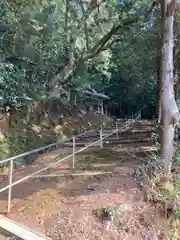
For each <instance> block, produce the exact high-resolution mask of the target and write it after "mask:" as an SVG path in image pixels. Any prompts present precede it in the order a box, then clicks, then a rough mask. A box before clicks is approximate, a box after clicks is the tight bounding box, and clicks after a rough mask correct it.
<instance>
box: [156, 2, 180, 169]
mask: <svg viewBox="0 0 180 240" xmlns="http://www.w3.org/2000/svg"><path fill="white" fill-rule="evenodd" d="M160 6H161V19H162V47H161V52H162V55H161V58H162V59H161V86H162V89H161V108H162V114H161V157H162V161H163V163H164V168H165V171H166V173H169V172H170V170H171V164H172V157H173V143H174V130H175V125H176V123H177V122H178V120H179V112H178V108H177V105H176V101H175V95H174V79H173V46H174V43H173V40H174V39H173V36H174V35H173V31H174V15H175V9H176V1H175V0H169V1H166V0H162V1H160Z"/></svg>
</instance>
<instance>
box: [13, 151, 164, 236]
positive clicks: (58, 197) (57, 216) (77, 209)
mask: <svg viewBox="0 0 180 240" xmlns="http://www.w3.org/2000/svg"><path fill="white" fill-rule="evenodd" d="M105 151H106V152H105ZM92 154H93V155H95V156H96V159H92V158H89V159H88V158H87V154H86V157H85V158H84V159H82V160H81V161H80V162H79V165H81V166H82V163H83V162H84V163H86V168H87V166H89V167H90V168H91V169H92V166H93V164H95V165H94V167H95V169H96V167H97V165H98V166H100V167H101V169H103V170H107V169H108V170H110V171H112V174H111V175H109V176H106V177H102V176H99V177H98V176H97V177H75V178H64V179H62V178H56V179H53V178H50V179H47V178H45V179H43V180H39V179H32V180H31V181H29V182H28V183H27V184H24V185H21V192H22V193H21V196H22V198H20V197H19V198H16V197H15V195H16V192H19V191H20V189H18V188H19V187H20V186H17V187H16V188H15V190H14V198H13V208H12V212H11V214H10V215H9V217H10V218H12V219H14V220H16V221H18V222H21V223H23V224H25V225H27V226H28V227H32V228H33V229H34V230H37V231H40V232H42V233H44V234H46V235H47V236H50V237H51V238H52V239H53V240H60V239H62V240H69V239H72V240H78V239H79V240H96V239H99V240H101V239H102V240H106V239H107V240H109V239H113V240H114V239H123V240H124V239H129V240H134V239H138V240H141V239H152V240H156V239H167V238H166V237H165V234H166V233H164V229H166V227H165V226H164V224H165V223H164V221H163V220H162V219H161V218H160V217H159V216H157V215H156V212H155V209H154V208H153V207H152V206H150V205H148V204H147V203H146V202H144V201H143V194H142V193H141V192H140V190H139V189H138V187H137V184H136V181H135V179H133V172H134V169H135V168H137V167H138V166H139V165H140V164H141V163H140V162H139V161H138V160H137V159H135V158H132V157H131V156H129V155H128V154H125V153H124V154H123V155H120V154H119V152H117V149H112V150H111V151H110V150H108V151H107V150H104V151H97V150H95V151H94V153H93V152H91V155H92ZM98 155H99V158H98V157H97V156H98ZM105 156H106V157H105ZM77 167H78V165H77ZM35 188H36V189H37V190H36V191H35ZM25 196H26V197H25ZM108 207H109V208H110V209H111V210H112V211H113V212H114V215H113V216H114V217H113V218H114V219H113V221H109V220H107V219H102V217H100V215H101V214H100V212H101V210H102V208H105V209H106V208H107V209H108ZM98 212H99V215H98ZM155 219H156V220H155ZM162 229H163V230H162Z"/></svg>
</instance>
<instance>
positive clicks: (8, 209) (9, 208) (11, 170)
mask: <svg viewBox="0 0 180 240" xmlns="http://www.w3.org/2000/svg"><path fill="white" fill-rule="evenodd" d="M12 175H13V160H11V161H10V165H9V185H11V184H12ZM11 195H12V186H9V189H8V207H7V212H8V213H10V211H11Z"/></svg>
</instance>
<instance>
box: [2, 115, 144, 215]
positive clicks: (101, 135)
mask: <svg viewBox="0 0 180 240" xmlns="http://www.w3.org/2000/svg"><path fill="white" fill-rule="evenodd" d="M139 118H140V114H139V115H138V116H137V117H136V118H135V119H133V116H132V118H131V120H130V121H128V122H125V125H124V126H123V127H121V128H119V127H118V125H116V129H115V130H114V131H112V132H111V133H110V134H108V135H106V136H103V127H102V125H101V127H100V132H99V133H100V136H99V139H98V140H96V141H95V142H93V143H91V144H89V145H87V146H85V147H84V148H81V149H79V150H77V151H76V138H79V137H81V136H85V135H86V134H89V133H92V132H95V131H97V129H93V130H90V131H86V132H84V133H81V134H79V135H77V136H73V137H72V138H69V139H67V140H65V141H58V142H56V143H52V144H49V145H47V146H44V147H40V148H37V149H34V150H31V151H28V152H25V153H22V154H19V155H17V156H13V157H9V158H7V159H4V160H2V161H0V164H2V163H3V164H4V163H7V162H10V168H9V184H8V185H7V186H5V187H3V188H1V189H0V193H1V192H4V191H6V190H8V207H7V211H8V212H10V210H11V195H12V187H13V186H16V185H17V184H19V183H21V182H24V181H26V180H28V179H29V178H31V177H33V176H35V175H38V174H40V173H42V172H44V171H46V170H48V169H49V168H52V167H53V166H55V165H57V164H59V163H60V162H63V161H66V160H67V159H69V158H71V157H72V167H73V168H75V155H76V154H77V153H80V152H82V151H84V150H86V149H88V148H89V147H91V146H94V145H96V144H98V143H99V144H100V148H101V149H102V148H103V140H104V139H106V138H108V137H110V136H112V135H113V134H115V133H116V134H117V133H118V132H120V131H121V130H123V129H127V127H128V126H129V125H131V124H132V123H133V122H135V121H136V120H138V119H139ZM69 140H73V152H72V154H69V155H68V156H66V157H64V158H62V159H59V160H58V161H56V162H53V163H50V164H49V165H48V166H46V167H44V168H42V169H40V170H38V171H36V172H34V173H32V174H29V175H27V176H26V177H23V178H21V179H19V180H17V181H15V182H12V176H13V164H14V161H16V160H17V159H19V158H22V157H25V156H28V155H30V154H32V153H37V152H40V151H42V150H45V149H48V148H50V147H53V146H58V145H59V144H63V143H65V142H68V141H69Z"/></svg>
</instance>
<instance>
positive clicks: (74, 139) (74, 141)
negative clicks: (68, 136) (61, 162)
mask: <svg viewBox="0 0 180 240" xmlns="http://www.w3.org/2000/svg"><path fill="white" fill-rule="evenodd" d="M75 152H76V138H75V137H73V156H72V161H73V162H72V163H73V168H75Z"/></svg>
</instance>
